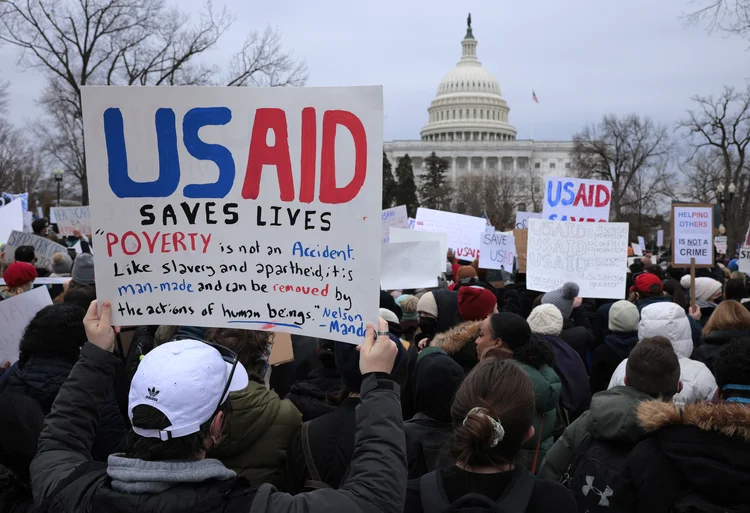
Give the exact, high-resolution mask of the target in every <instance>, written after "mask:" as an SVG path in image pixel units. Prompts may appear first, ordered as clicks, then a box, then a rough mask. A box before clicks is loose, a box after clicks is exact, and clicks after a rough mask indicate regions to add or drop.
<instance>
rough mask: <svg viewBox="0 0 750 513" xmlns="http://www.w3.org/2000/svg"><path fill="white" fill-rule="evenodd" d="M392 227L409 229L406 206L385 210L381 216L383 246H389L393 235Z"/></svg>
mask: <svg viewBox="0 0 750 513" xmlns="http://www.w3.org/2000/svg"><path fill="white" fill-rule="evenodd" d="M391 227H394V228H408V227H409V215H408V214H407V213H406V206H405V205H399V206H397V207H393V208H388V209H385V210H383V212H382V213H381V214H380V231H381V235H382V243H383V244H388V239H389V237H390V233H391Z"/></svg>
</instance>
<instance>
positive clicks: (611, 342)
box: [589, 331, 638, 393]
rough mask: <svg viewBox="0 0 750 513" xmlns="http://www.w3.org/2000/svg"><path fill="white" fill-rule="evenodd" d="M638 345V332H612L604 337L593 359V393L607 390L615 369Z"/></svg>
mask: <svg viewBox="0 0 750 513" xmlns="http://www.w3.org/2000/svg"><path fill="white" fill-rule="evenodd" d="M637 343H638V332H637V331H627V332H616V331H612V332H610V333H608V334H607V336H605V337H604V343H603V344H601V345H599V346H597V348H596V349H594V353H593V355H592V358H591V373H590V375H589V378H590V383H591V391H592V392H593V393H597V392H601V391H602V390H606V389H607V385H609V380H610V379H611V378H612V374H613V373H614V372H615V369H616V368H617V366H618V365H620V362H621V361H623V360H624V359H625V358H627V357H628V355H629V354H630V351H632V350H633V348H634V347H635V345H636V344H637Z"/></svg>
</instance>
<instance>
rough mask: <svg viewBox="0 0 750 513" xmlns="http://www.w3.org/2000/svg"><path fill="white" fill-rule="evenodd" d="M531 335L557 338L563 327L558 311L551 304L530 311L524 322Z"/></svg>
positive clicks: (560, 314)
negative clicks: (527, 325) (526, 323)
mask: <svg viewBox="0 0 750 513" xmlns="http://www.w3.org/2000/svg"><path fill="white" fill-rule="evenodd" d="M526 322H528V323H529V328H531V332H532V333H538V334H539V335H554V336H556V337H557V336H559V335H560V332H561V331H562V327H563V317H562V313H560V310H559V309H558V308H557V307H556V306H555V305H553V304H546V305H539V306H537V307H536V308H534V309H533V310H532V311H531V315H529V318H528V319H527V320H526Z"/></svg>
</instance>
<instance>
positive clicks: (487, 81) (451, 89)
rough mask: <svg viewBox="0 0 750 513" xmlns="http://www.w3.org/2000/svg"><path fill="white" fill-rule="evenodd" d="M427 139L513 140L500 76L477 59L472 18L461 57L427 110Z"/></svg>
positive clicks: (463, 43)
mask: <svg viewBox="0 0 750 513" xmlns="http://www.w3.org/2000/svg"><path fill="white" fill-rule="evenodd" d="M427 112H428V113H429V121H428V123H427V126H425V127H424V128H422V131H421V135H422V140H423V141H512V140H515V138H516V129H515V128H514V127H513V126H511V125H509V124H508V113H509V112H510V108H509V107H508V104H507V103H506V102H505V99H504V98H503V96H502V92H501V91H500V84H499V83H498V82H497V79H496V78H495V77H494V76H493V75H492V73H490V72H489V71H487V70H486V69H484V68H483V67H482V63H480V62H479V60H478V59H477V40H476V39H474V35H473V34H472V31H471V17H469V20H468V28H467V30H466V36H465V37H464V40H463V41H461V60H460V61H458V64H457V65H456V67H455V68H454V69H452V70H451V71H449V72H448V73H447V74H446V75H445V76H444V77H443V79H442V80H441V81H440V85H438V90H437V95H436V96H435V99H434V100H433V101H432V103H431V104H430V107H429V108H428V109H427Z"/></svg>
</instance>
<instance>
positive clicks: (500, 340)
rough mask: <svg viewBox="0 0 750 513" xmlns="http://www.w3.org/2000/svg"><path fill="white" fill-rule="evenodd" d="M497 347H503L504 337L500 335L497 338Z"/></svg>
mask: <svg viewBox="0 0 750 513" xmlns="http://www.w3.org/2000/svg"><path fill="white" fill-rule="evenodd" d="M495 347H503V339H501V338H500V337H497V338H496V339H495Z"/></svg>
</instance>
